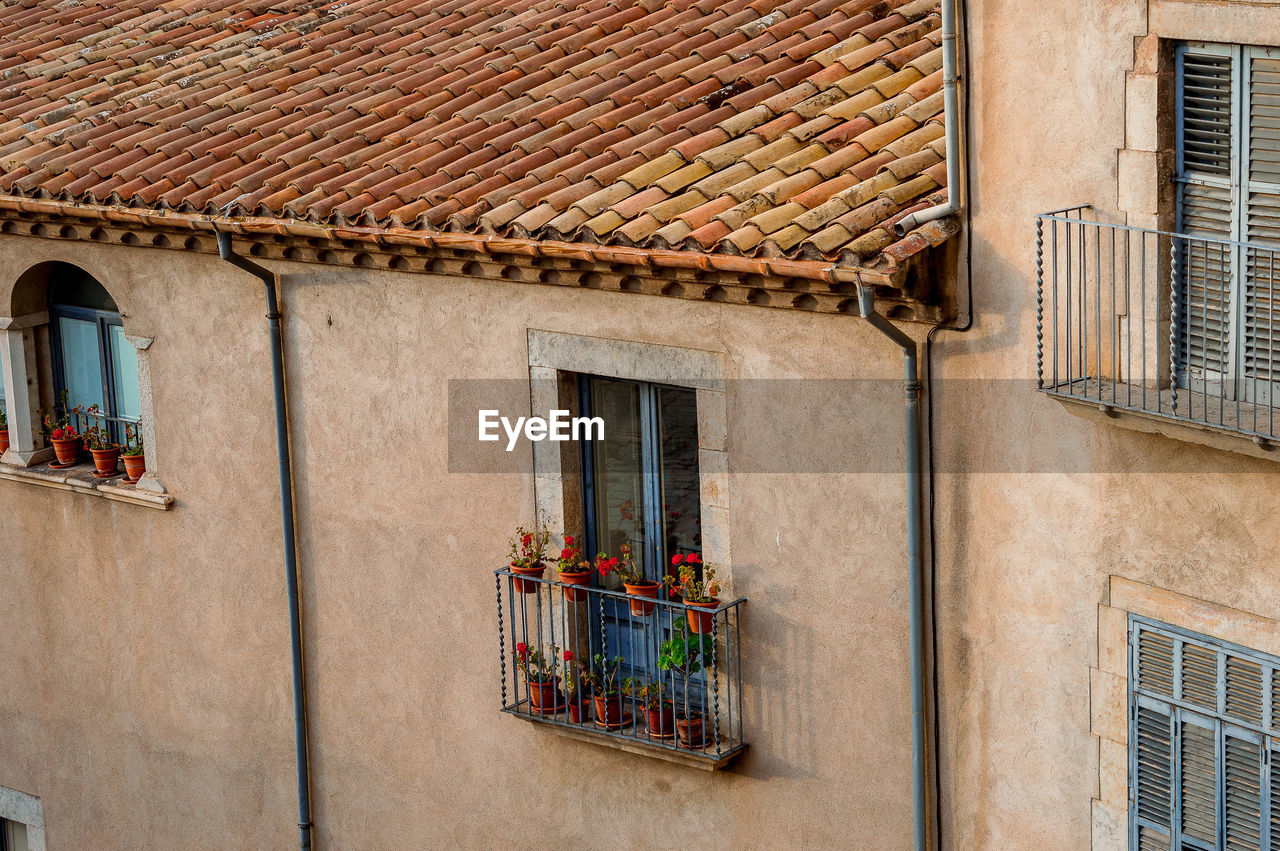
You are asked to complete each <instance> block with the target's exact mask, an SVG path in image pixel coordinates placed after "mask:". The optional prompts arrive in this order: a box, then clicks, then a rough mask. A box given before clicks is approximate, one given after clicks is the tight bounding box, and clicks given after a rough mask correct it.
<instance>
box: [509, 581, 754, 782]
mask: <svg viewBox="0 0 1280 851" xmlns="http://www.w3.org/2000/svg"><path fill="white" fill-rule="evenodd" d="M545 576H546V577H556V576H557V573H556V571H555V567H554V566H549V567H547V569H546V574H545ZM494 579H495V586H496V594H497V604H498V646H499V649H500V651H501V658H500V671H501V677H502V688H501V692H502V711H503V712H507V713H510V714H512V715H515V716H518V717H520V718H523V719H525V720H528V721H534V722H537V723H539V724H545V725H549V726H551V727H555V728H558V729H559V730H560V731H562V732H566V733H568V734H570V735H574V736H577V737H579V738H589V739H592V740H595V741H597V742H600V743H602V744H606V745H610V746H612V747H616V748H620V749H622V750H629V751H633V752H640V753H645V754H647V755H651V756H658V757H661V758H664V759H668V760H672V761H675V762H683V763H686V764H690V765H695V766H697V767H700V768H706V769H717V768H722V767H723V766H725V765H726V764H728V762H729V761H730V760H732V759H733V758H734V757H735V756H737V755H738V754H739V753H741V752H742V751H743V750H745V749H746V746H747V745H746V742H745V741H744V740H743V733H742V729H743V727H742V642H741V635H740V631H739V615H740V611H741V608H742V606H743V604H745V603H746V600H745V599H742V598H739V599H736V600H733V601H730V602H723V603H721V604H720V605H719V606H717V607H715V608H714V609H708V608H701V607H697V606H692V605H687V604H685V603H682V602H679V601H678V600H672V599H666V595H665V593H663V592H659V595H660V597H662V599H647V598H639V597H631V596H629V595H627V594H626V593H623V592H622V591H612V590H608V589H605V588H597V587H588V586H580V585H568V584H565V583H562V582H559V581H556V579H554V578H530V577H527V576H519V575H516V574H515V573H513V572H512V571H511V570H510V569H507V568H503V569H500V570H497V571H495V576H494ZM566 650H568V651H569V652H570V653H571V655H572V661H571V662H569V663H566V662H565V661H564V653H565V651H566ZM535 653H536V654H537V655H538V657H541V658H542V659H547V660H554V666H555V672H554V677H555V679H554V681H552V682H551V683H549V684H547V685H543V686H539V684H538V683H536V682H531V681H530V677H529V676H527V675H526V674H525V673H523V672H522V671H521V670H520V669H519V665H518V662H519V661H520V659H521V657H525V658H533V654H535ZM597 657H598V658H599V659H600V660H601V661H603V662H604V663H605V664H606V665H611V664H613V663H614V662H615V661H617V660H619V658H620V662H619V663H618V670H617V672H616V674H615V676H614V680H613V687H614V688H613V689H611V690H609V692H608V693H605V690H604V689H597V690H596V691H595V693H593V692H592V690H591V687H590V686H589V685H586V684H582V683H580V682H579V679H578V675H579V674H580V673H581V674H585V673H587V672H588V671H590V670H592V669H593V667H595V668H596V669H597V670H599V666H597V665H595V664H594V662H595V660H596V659H597ZM627 680H630V681H631V682H630V683H629V687H624V683H625V682H626V681H627ZM642 686H648V689H647V692H642V691H641V687H642ZM646 694H648V695H649V696H650V699H648V700H646Z"/></svg>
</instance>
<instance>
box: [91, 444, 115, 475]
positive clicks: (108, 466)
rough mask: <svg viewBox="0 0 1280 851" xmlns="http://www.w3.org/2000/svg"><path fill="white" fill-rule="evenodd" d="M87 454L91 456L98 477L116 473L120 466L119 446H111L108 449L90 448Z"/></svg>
mask: <svg viewBox="0 0 1280 851" xmlns="http://www.w3.org/2000/svg"><path fill="white" fill-rule="evenodd" d="M89 454H91V455H92V456H93V466H94V469H95V470H96V475H97V476H98V477H99V478H103V479H105V478H107V477H108V476H114V475H115V474H116V471H117V469H118V468H119V466H120V447H119V446H113V447H111V448H110V449H90V450H89Z"/></svg>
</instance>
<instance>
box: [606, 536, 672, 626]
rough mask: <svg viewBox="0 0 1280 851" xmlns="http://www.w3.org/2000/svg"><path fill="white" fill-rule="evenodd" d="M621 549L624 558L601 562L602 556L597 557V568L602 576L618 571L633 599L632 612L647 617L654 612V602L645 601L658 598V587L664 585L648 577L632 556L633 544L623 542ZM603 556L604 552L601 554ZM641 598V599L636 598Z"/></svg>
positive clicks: (623, 585) (624, 586) (623, 584)
mask: <svg viewBox="0 0 1280 851" xmlns="http://www.w3.org/2000/svg"><path fill="white" fill-rule="evenodd" d="M619 551H620V552H621V553H622V558H620V559H619V558H612V559H608V560H607V561H606V562H605V563H603V564H601V562H600V558H599V557H597V558H596V569H597V570H599V571H600V576H601V577H604V576H608V575H609V574H610V573H616V574H617V575H618V578H619V579H621V580H622V587H623V588H626V589H627V594H628V595H629V596H631V597H632V598H633V599H632V600H631V601H630V602H631V614H633V615H636V616H637V617H647V616H648V615H651V614H653V609H654V605H655V604H654V603H648V602H645V600H646V599H648V600H656V599H657V598H658V589H659V588H661V587H662V586H661V585H659V584H658V583H657V582H654V581H653V580H652V579H646V578H645V576H644V571H643V570H641V569H640V567H639V566H638V565H637V564H636V563H635V561H633V560H632V558H631V545H630V544H623V545H622V546H621V547H620V548H619ZM600 555H601V556H603V555H604V553H601V554H600ZM634 598H640V599H634Z"/></svg>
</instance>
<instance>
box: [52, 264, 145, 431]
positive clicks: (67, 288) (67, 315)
mask: <svg viewBox="0 0 1280 851" xmlns="http://www.w3.org/2000/svg"><path fill="white" fill-rule="evenodd" d="M49 326H50V338H51V342H52V348H53V378H54V385H55V388H54V389H55V391H56V398H57V399H58V405H59V407H61V406H62V404H63V400H64V398H65V404H66V410H63V411H61V413H63V414H68V413H70V411H71V409H74V408H76V407H84V408H88V407H89V406H91V405H97V406H98V407H99V408H100V409H101V410H102V412H103V414H104V415H105V417H106V418H107V420H108V422H109V423H110V426H111V432H112V435H113V437H114V439H115V440H116V441H117V442H123V440H124V426H125V425H126V424H128V423H137V422H138V421H139V419H140V418H141V415H142V405H141V401H140V396H139V390H138V353H137V351H136V350H135V349H134V348H133V345H132V344H130V343H129V341H128V340H127V339H126V338H125V335H124V326H123V324H122V322H121V319H120V312H119V310H118V309H117V308H116V304H115V302H114V301H113V300H112V298H111V296H110V295H109V294H108V293H107V291H106V289H104V288H103V286H102V285H101V284H100V283H98V282H97V281H96V280H94V279H93V278H92V277H90V276H89V275H87V274H86V273H84V272H83V271H81V270H79V269H76V268H75V267H72V266H63V267H60V268H59V269H57V270H56V271H55V272H54V273H53V274H51V275H50V284H49Z"/></svg>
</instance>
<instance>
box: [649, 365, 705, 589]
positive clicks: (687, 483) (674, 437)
mask: <svg viewBox="0 0 1280 851" xmlns="http://www.w3.org/2000/svg"><path fill="white" fill-rule="evenodd" d="M696 399H697V394H696V393H695V392H694V391H692V390H687V389H684V388H677V387H659V388H657V405H658V411H657V413H658V445H657V447H656V450H657V454H658V466H659V470H658V471H659V475H660V482H661V488H662V516H661V523H662V541H663V545H664V546H663V551H662V559H663V564H664V565H667V564H670V562H671V556H672V555H674V554H675V553H681V554H687V553H691V552H696V553H698V554H699V555H701V554H702V514H701V512H700V511H699V497H700V487H701V485H700V482H699V479H698V407H697V402H696Z"/></svg>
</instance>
